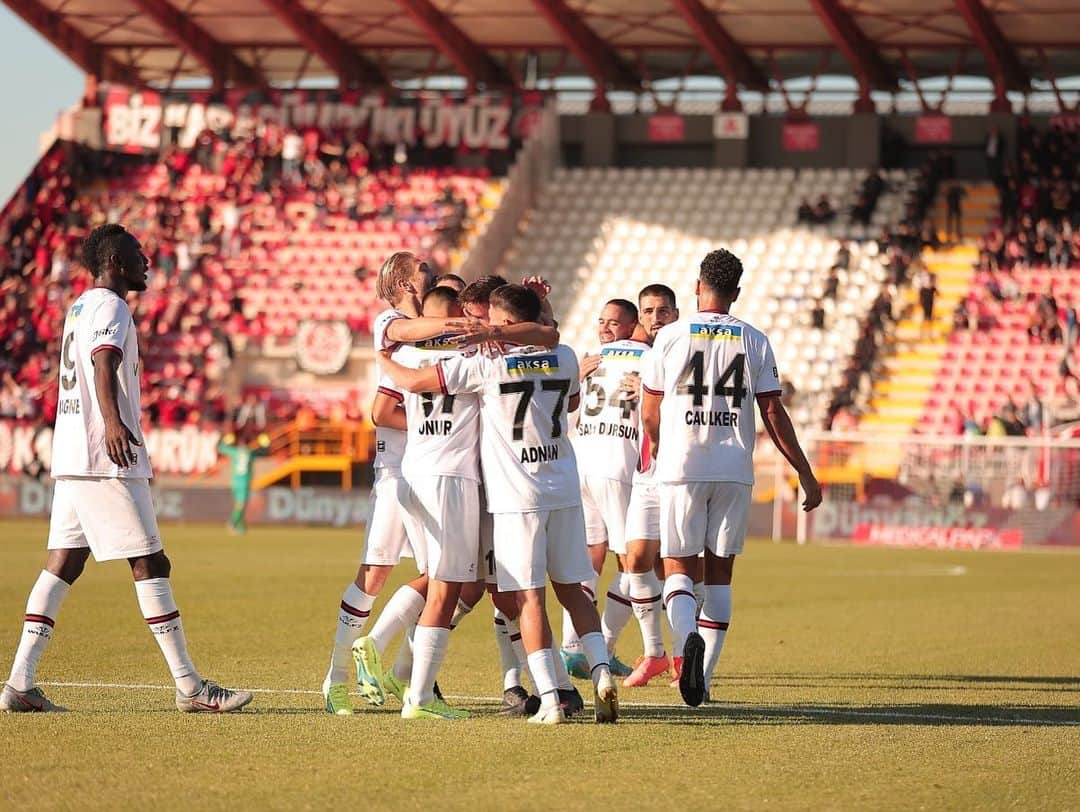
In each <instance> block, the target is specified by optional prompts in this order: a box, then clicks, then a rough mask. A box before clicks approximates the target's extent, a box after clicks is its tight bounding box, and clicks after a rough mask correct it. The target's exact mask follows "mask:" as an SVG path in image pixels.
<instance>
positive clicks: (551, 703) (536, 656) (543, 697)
mask: <svg viewBox="0 0 1080 812" xmlns="http://www.w3.org/2000/svg"><path fill="white" fill-rule="evenodd" d="M555 659H556V655H555V654H554V653H553V652H552V650H551V649H549V648H542V649H540V650H539V651H534V652H533V653H532V654H530V655H529V673H530V674H532V677H533V682H535V683H536V693H537V694H538V695H539V697H540V710H542V711H546V710H548V709H550V708H554V707H555V706H556V705H558V704H559V692H558V682H557V681H556V679H555Z"/></svg>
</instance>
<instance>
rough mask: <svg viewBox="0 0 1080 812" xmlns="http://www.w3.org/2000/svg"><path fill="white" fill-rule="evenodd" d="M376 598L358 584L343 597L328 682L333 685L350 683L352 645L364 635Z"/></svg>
mask: <svg viewBox="0 0 1080 812" xmlns="http://www.w3.org/2000/svg"><path fill="white" fill-rule="evenodd" d="M374 605H375V596H374V595H369V594H367V593H366V592H365V591H364V590H362V589H361V588H360V587H358V586H357V585H356V584H349V586H348V588H347V589H346V590H345V592H344V594H342V596H341V606H340V607H339V609H338V622H337V631H335V632H334V651H333V653H332V654H331V655H330V672H329V673H328V674H327V675H326V678H327V680H329V681H330V682H331V683H333V684H337V683H342V682H348V681H349V672H350V671H351V670H352V664H353V663H352V644H353V643H354V642H355V641H356V639H357V638H358V637H360V635H362V634H363V633H364V627H365V626H367V622H368V617H369V616H370V615H371V607H372V606H374Z"/></svg>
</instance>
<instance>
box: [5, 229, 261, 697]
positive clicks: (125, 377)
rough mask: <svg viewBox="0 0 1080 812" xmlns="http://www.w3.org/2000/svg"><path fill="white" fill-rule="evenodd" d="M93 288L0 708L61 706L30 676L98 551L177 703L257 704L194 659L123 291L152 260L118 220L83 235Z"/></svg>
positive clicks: (139, 283) (70, 337)
mask: <svg viewBox="0 0 1080 812" xmlns="http://www.w3.org/2000/svg"><path fill="white" fill-rule="evenodd" d="M83 262H84V264H85V265H86V267H87V269H88V270H89V271H90V274H91V275H92V276H93V277H94V286H93V287H92V288H90V289H89V290H87V291H86V292H85V293H83V294H82V296H80V297H79V298H78V299H77V300H76V301H75V303H74V304H73V305H72V306H71V308H70V309H69V310H68V313H67V318H66V320H65V322H64V337H63V340H62V344H61V351H60V401H59V405H58V407H57V417H56V429H55V431H54V434H53V459H52V475H53V478H54V479H55V480H56V486H55V489H54V491H53V504H52V520H51V525H50V527H49V543H48V548H49V555H48V559H47V561H46V564H45V569H44V570H43V571H42V573H41V575H40V576H38V580H37V583H36V584H34V588H33V590H31V592H30V598H29V600H28V601H27V605H26V616H25V619H24V623H23V633H22V638H21V639H20V641H19V647H18V650H17V651H16V654H15V663H14V665H13V666H12V669H11V676H10V677H9V678H8V681H7V682H6V683H5V684H4V687H3V690H2V692H0V710H4V711H10V712H34V711H57V710H64V708H61V707H59V706H57V705H55V704H53V703H52V702H50V701H49V700H48V699H46V697H45V695H44V694H43V693H42V692H41V689H40V688H37V687H36V686H35V684H34V681H35V677H36V672H37V665H38V661H39V660H40V658H41V655H42V653H43V652H44V651H45V648H46V646H47V645H48V643H49V640H50V638H51V637H52V630H53V626H54V624H55V622H56V617H57V614H58V613H59V610H60V605H61V603H62V602H63V600H64V598H65V596H66V595H67V593H68V589H69V588H70V586H71V585H72V584H73V583H74V582H75V580H76V579H77V578H78V577H79V576H80V575H81V574H82V571H83V568H84V566H85V565H86V560H87V558H89V556H90V554H91V553H93V555H94V559H95V560H97V561H115V560H117V559H126V560H127V562H128V564H129V565H130V566H131V574H132V576H133V577H134V579H135V594H136V596H137V598H138V601H139V608H140V610H141V611H142V614H143V617H144V618H145V619H146V623H147V626H148V627H149V628H150V632H151V633H152V634H153V635H154V638H155V639H156V640H157V643H158V646H159V647H160V648H161V653H162V654H163V655H164V656H165V661H166V662H167V663H168V666H169V670H170V671H171V672H172V676H173V679H174V681H175V683H176V707H177V708H178V709H179V710H181V711H184V712H188V713H227V712H230V711H237V710H240V709H241V708H243V707H244V706H245V705H247V704H248V703H249V702H251V694H250V693H249V692H247V691H230V690H227V689H225V688H222V687H221V686H219V685H217V684H216V683H213V682H211V681H210V680H204V679H203V678H202V677H200V676H199V673H198V671H197V670H196V669H195V665H194V664H193V663H192V661H191V657H190V656H189V655H188V650H187V641H186V639H185V637H184V627H183V624H182V623H181V621H180V612H179V610H178V609H177V608H176V602H175V600H174V599H173V594H172V586H171V585H170V582H169V574H170V570H171V565H170V563H169V559H168V558H167V557H166V555H165V551H164V549H163V548H162V544H161V535H160V533H159V532H158V526H157V517H156V516H155V514H154V505H153V500H152V499H151V495H150V478H151V477H152V476H153V472H152V471H151V468H150V459H149V457H148V456H147V453H146V449H145V448H143V439H142V430H141V428H140V421H141V418H142V407H141V400H140V391H139V370H140V367H139V342H138V336H137V333H136V330H135V323H134V321H133V320H132V318H131V310H130V309H129V308H128V305H127V302H125V301H124V297H125V296H127V294H128V292H129V291H143V290H146V281H147V272H148V269H149V266H150V263H149V260H147V258H146V256H145V255H144V254H143V253H142V246H141V245H140V244H139V241H138V240H137V239H135V237H134V236H132V235H131V234H129V233H128V232H127V231H126V230H125V229H124V228H123V227H122V226H119V225H114V224H110V225H105V226H101V227H99V228H96V229H94V231H93V232H92V233H91V234H90V236H89V237H87V238H86V241H85V242H84V243H83Z"/></svg>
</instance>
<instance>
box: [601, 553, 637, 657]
mask: <svg viewBox="0 0 1080 812" xmlns="http://www.w3.org/2000/svg"><path fill="white" fill-rule="evenodd" d="M629 586H630V579H629V578H627V573H625V572H616V573H615V579H614V580H613V581H612V582H611V586H610V587H609V588H608V593H607V600H606V601H605V602H604V615H603V617H601V618H600V628H601V630H602V631H603V632H604V642H606V643H607V650H608V654H614V653H615V644H616V643H617V642H618V640H619V635H620V634H622V630H623V629H625V628H626V624H627V623H629V622H630V617H631V616H632V615H633V614H634V608H633V606H634V605H633V604H632V603H631V602H630V589H629Z"/></svg>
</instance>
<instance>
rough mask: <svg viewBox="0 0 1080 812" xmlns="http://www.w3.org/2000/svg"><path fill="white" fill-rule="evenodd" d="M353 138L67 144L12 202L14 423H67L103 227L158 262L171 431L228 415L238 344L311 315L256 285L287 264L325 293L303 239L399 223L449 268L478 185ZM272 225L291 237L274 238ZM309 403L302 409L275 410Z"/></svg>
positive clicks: (146, 330) (5, 287)
mask: <svg viewBox="0 0 1080 812" xmlns="http://www.w3.org/2000/svg"><path fill="white" fill-rule="evenodd" d="M350 135H355V134H347V133H342V132H325V131H321V130H317V129H315V128H309V129H307V130H304V131H302V132H300V131H294V130H286V129H282V128H280V127H277V126H276V125H268V126H267V127H265V128H264V129H263V130H262V131H260V132H259V133H258V134H257V135H255V136H252V137H251V138H249V139H244V140H231V139H230V137H228V136H224V135H217V134H215V133H213V132H211V131H209V130H207V131H205V132H203V133H202V134H200V135H199V136H198V138H197V140H196V142H195V144H194V146H193V147H192V148H191V149H189V150H184V149H180V148H177V147H170V148H167V149H165V150H164V151H163V152H162V153H161V154H160V155H154V156H132V155H120V154H111V153H102V152H96V151H91V150H88V149H85V148H82V147H78V146H75V145H72V144H66V143H64V144H57V145H56V146H55V147H54V148H53V149H52V150H51V151H50V152H49V153H48V154H47V155H46V156H45V157H43V158H42V159H41V160H40V161H39V163H38V164H37V166H35V168H34V169H33V171H32V172H31V174H30V176H29V177H28V178H27V180H26V181H25V182H24V184H23V185H22V186H21V187H20V189H19V190H18V191H17V192H16V194H15V196H14V197H13V198H12V200H11V201H10V203H9V204H8V205H7V207H6V208H5V209H4V210H3V211H2V212H0V418H18V419H25V420H36V421H43V422H52V421H53V420H54V418H55V409H56V401H57V394H56V377H57V370H56V364H57V346H58V343H59V338H60V334H61V331H62V330H63V320H64V313H65V312H66V310H67V307H68V306H69V305H70V303H71V302H72V301H73V300H74V299H75V298H76V297H77V296H78V295H79V294H80V293H81V292H82V291H83V290H84V289H85V288H86V287H87V285H88V284H89V283H90V279H89V276H88V275H87V274H85V273H84V272H82V271H81V269H80V267H79V256H78V254H79V247H80V245H81V242H82V239H83V238H84V237H85V236H86V234H88V233H89V231H90V230H91V229H93V228H94V227H95V226H97V225H99V224H101V223H104V222H121V223H123V224H124V225H125V226H126V227H127V228H128V229H129V230H131V231H132V232H133V233H134V234H136V235H137V236H138V237H139V238H140V240H141V241H142V244H143V250H144V251H145V253H146V254H147V256H148V257H149V258H150V260H151V281H150V287H149V290H148V291H146V292H145V293H143V294H141V295H140V296H138V297H137V298H136V299H134V300H133V304H134V306H135V312H134V316H135V320H136V323H137V324H138V330H139V340H140V350H141V353H142V357H143V364H144V370H143V379H144V381H145V383H146V384H147V386H146V387H145V388H146V392H145V394H144V397H145V398H146V400H145V406H146V410H145V411H146V414H147V416H148V418H149V419H150V420H151V421H152V422H153V423H154V424H155V425H157V426H161V427H170V426H180V425H185V424H198V423H203V422H212V423H220V422H221V421H223V420H226V419H227V417H228V408H227V401H229V400H231V398H227V397H226V393H227V392H230V393H231V392H232V391H235V390H236V389H237V387H236V386H235V385H232V384H235V383H236V382H235V381H231V380H230V377H229V369H230V366H231V364H232V361H233V360H234V358H235V355H236V352H237V351H238V350H239V349H242V348H243V347H244V345H245V344H246V343H249V342H262V341H264V340H266V339H267V338H270V337H274V336H275V335H284V336H286V337H287V336H290V335H292V334H293V332H295V328H296V324H295V322H296V317H295V316H293V317H292V318H291V319H289V320H287V321H284V322H283V321H280V320H279V321H278V322H276V323H275V322H274V321H273V320H272V319H271V318H268V314H267V313H266V312H265V309H264V307H263V306H262V300H257V301H256V300H252V299H250V298H249V293H250V292H249V291H248V290H247V289H246V286H247V285H248V284H249V283H250V284H261V285H263V286H265V287H274V286H275V279H274V277H275V274H282V272H283V271H284V272H287V273H288V274H290V276H289V279H290V280H291V281H289V282H288V283H287V284H288V287H287V288H286V289H284V290H283V291H282V293H281V298H283V299H285V300H289V299H290V298H292V297H295V296H297V295H299V294H301V293H302V291H303V290H304V289H305V288H310V289H312V290H319V289H320V274H321V272H322V269H321V268H319V267H317V266H316V267H312V266H311V263H307V264H306V266H305V267H299V268H297V267H281V265H282V263H284V262H287V261H288V260H289V258H290V257H289V255H288V252H287V251H284V252H282V249H287V248H288V247H289V245H290V243H291V240H292V239H293V235H294V234H310V233H312V232H326V233H340V234H342V235H348V234H352V235H358V236H355V237H354V243H355V241H356V240H357V239H358V240H359V241H360V244H363V241H364V240H365V239H367V235H368V234H373V235H374V234H385V233H386V232H391V233H392V237H391V238H392V239H397V240H399V241H401V242H404V241H408V242H409V247H411V248H413V249H414V250H419V251H422V252H424V253H425V254H426V255H427V256H429V257H430V259H429V262H430V263H431V264H432V265H433V266H435V268H436V269H438V270H445V269H447V266H449V264H450V261H451V251H452V249H453V248H454V247H455V246H456V245H457V244H458V243H459V241H460V240H461V238H462V236H463V233H464V231H465V230H466V228H467V226H468V218H469V216H470V204H473V203H475V193H474V194H473V197H472V198H470V199H466V197H467V196H463V195H462V194H460V191H461V188H462V184H461V183H460V182H459V180H460V178H459V176H458V175H457V174H455V173H453V172H449V171H443V170H438V171H437V170H424V169H417V168H416V167H414V166H412V165H410V163H409V161H408V156H407V155H406V154H405V153H404V149H403V148H400V147H398V148H395V147H393V146H390V147H387V148H385V149H380V150H375V151H373V152H369V151H368V149H367V148H366V147H365V146H364V144H363V143H361V142H360V141H358V140H351V139H350V137H349V136H350ZM466 174H467V177H468V179H469V180H470V181H471V180H472V179H473V178H477V179H479V178H483V177H486V173H485V172H484V171H483V170H473V171H471V172H470V173H466ZM474 189H475V184H474V185H473V186H471V187H469V191H470V192H473V190H474ZM267 230H269V231H270V233H271V234H272V235H275V236H272V237H271V238H270V239H265V238H264V236H263V235H264V234H265V233H266V231H267ZM372 239H373V240H374V237H372ZM380 239H381V241H380V242H377V243H375V246H374V247H375V250H372V251H368V252H361V253H360V255H359V256H361V257H362V260H363V261H359V262H356V263H355V264H354V265H351V266H350V268H349V276H350V278H351V279H352V282H351V283H350V284H352V285H353V289H352V290H351V291H350V292H351V293H355V295H356V297H363V298H366V300H367V301H365V302H364V303H363V304H364V307H357V308H356V312H355V313H354V312H352V311H351V309H350V311H349V313H348V319H347V320H348V322H349V324H350V327H351V328H352V329H353V330H354V332H364V331H366V330H368V329H369V328H370V315H369V311H370V309H371V308H372V307H374V306H375V302H374V296H373V294H371V293H370V287H371V280H370V279H369V277H370V275H371V274H372V272H373V271H374V270H375V269H376V268H377V258H378V257H381V256H382V253H383V251H384V249H385V248H386V246H387V244H388V243H387V238H385V237H380ZM279 254H280V256H281V257H282V260H281V262H277V261H276V257H277V256H278V255H279ZM255 266H258V267H255ZM259 275H261V276H262V277H263V278H262V279H255V278H254V277H256V276H259ZM365 280H366V282H365ZM342 298H343V297H342ZM337 304H339V305H340V304H342V302H341V301H338V302H337ZM349 304H350V305H351V304H352V302H351V301H349ZM338 312H341V311H340V310H339V311H338ZM295 408H296V404H291V405H289V404H288V403H286V404H285V405H284V407H283V410H279V412H278V413H277V414H276V415H275V417H277V418H281V417H289V416H290V411H289V410H290V409H292V410H295Z"/></svg>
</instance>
